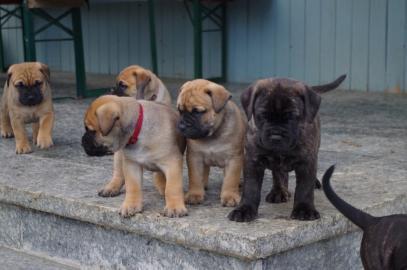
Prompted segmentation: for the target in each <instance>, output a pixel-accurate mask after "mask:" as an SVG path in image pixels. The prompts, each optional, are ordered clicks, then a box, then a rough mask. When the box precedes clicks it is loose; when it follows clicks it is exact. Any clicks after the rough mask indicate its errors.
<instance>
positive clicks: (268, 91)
mask: <svg viewBox="0 0 407 270" xmlns="http://www.w3.org/2000/svg"><path fill="white" fill-rule="evenodd" d="M343 79H344V78H343ZM343 79H342V80H343ZM333 85H336V86H337V84H327V85H326V86H327V89H333V87H332V86H333ZM321 92H323V91H322V90H321ZM241 102H242V105H243V108H244V110H245V112H246V114H247V118H248V120H249V128H248V131H247V133H246V141H245V163H244V169H243V178H244V184H243V194H242V200H241V202H240V205H239V206H238V207H237V208H236V209H235V210H233V211H232V212H231V213H230V214H229V219H230V220H234V221H239V222H243V221H251V220H253V219H255V217H256V216H257V210H258V207H259V204H260V193H261V186H262V182H263V177H264V171H265V169H270V170H272V175H273V188H272V189H271V191H270V193H269V194H268V195H267V197H266V201H267V202H269V203H282V202H287V201H288V199H289V197H290V192H289V191H288V173H289V172H290V171H293V170H294V171H295V174H296V189H295V195H294V209H293V211H292V213H291V218H293V219H299V220H313V219H317V218H319V213H318V211H317V210H316V209H315V206H314V187H315V183H316V181H317V176H316V172H317V161H318V149H319V143H320V123H319V116H318V109H319V105H320V103H321V97H320V96H319V95H318V94H317V93H316V92H315V91H314V90H312V88H311V87H309V86H307V85H305V84H304V83H302V82H300V81H295V80H291V79H284V78H271V79H264V80H259V81H257V82H256V83H254V84H253V85H252V86H250V87H249V88H248V89H247V90H246V91H245V92H244V93H243V94H242V96H241Z"/></svg>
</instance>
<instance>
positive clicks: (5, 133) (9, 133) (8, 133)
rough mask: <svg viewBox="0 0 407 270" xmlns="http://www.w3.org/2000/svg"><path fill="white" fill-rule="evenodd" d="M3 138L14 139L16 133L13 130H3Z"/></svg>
mask: <svg viewBox="0 0 407 270" xmlns="http://www.w3.org/2000/svg"><path fill="white" fill-rule="evenodd" d="M1 137H2V138H13V137H14V133H13V131H12V130H4V131H3V130H2V131H1Z"/></svg>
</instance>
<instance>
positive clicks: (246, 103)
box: [240, 85, 257, 121]
mask: <svg viewBox="0 0 407 270" xmlns="http://www.w3.org/2000/svg"><path fill="white" fill-rule="evenodd" d="M256 98H257V87H256V86H254V85H251V86H249V88H247V89H246V90H244V91H243V93H242V95H241V96H240V102H241V103H242V107H243V109H244V112H245V113H246V116H247V120H248V121H250V119H251V118H252V115H253V109H254V108H253V106H254V102H255V101H256Z"/></svg>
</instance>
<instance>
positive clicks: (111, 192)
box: [98, 184, 121, 197]
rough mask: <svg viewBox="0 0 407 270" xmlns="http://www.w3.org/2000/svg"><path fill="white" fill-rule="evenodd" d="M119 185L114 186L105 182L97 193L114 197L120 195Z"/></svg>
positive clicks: (101, 195)
mask: <svg viewBox="0 0 407 270" xmlns="http://www.w3.org/2000/svg"><path fill="white" fill-rule="evenodd" d="M120 190H121V187H114V186H110V185H109V184H107V185H106V186H105V187H104V188H102V189H101V190H99V192H98V195H99V196H100V197H115V196H118V195H120Z"/></svg>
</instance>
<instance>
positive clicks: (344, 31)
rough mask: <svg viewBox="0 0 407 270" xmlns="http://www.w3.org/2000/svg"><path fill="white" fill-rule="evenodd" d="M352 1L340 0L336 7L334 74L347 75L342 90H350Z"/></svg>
mask: <svg viewBox="0 0 407 270" xmlns="http://www.w3.org/2000/svg"><path fill="white" fill-rule="evenodd" d="M351 29H352V0H341V1H338V2H337V6H336V31H335V32H336V40H335V43H336V45H335V74H343V73H347V74H348V78H347V79H346V80H345V81H344V82H343V83H342V86H341V88H342V89H349V88H350V81H351V78H350V77H351V74H350V72H351V70H350V66H351V65H350V59H351V40H352V32H351Z"/></svg>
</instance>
